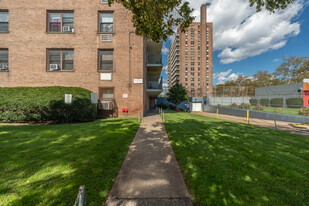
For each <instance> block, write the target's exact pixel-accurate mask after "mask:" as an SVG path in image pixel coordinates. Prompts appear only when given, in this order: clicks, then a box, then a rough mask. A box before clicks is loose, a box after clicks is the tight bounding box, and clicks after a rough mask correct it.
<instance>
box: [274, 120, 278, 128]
mask: <svg viewBox="0 0 309 206" xmlns="http://www.w3.org/2000/svg"><path fill="white" fill-rule="evenodd" d="M274 121H275V127H276V130H278V126H277V121H276V120H274Z"/></svg>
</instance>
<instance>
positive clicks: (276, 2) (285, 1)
mask: <svg viewBox="0 0 309 206" xmlns="http://www.w3.org/2000/svg"><path fill="white" fill-rule="evenodd" d="M294 1H295V0H249V2H250V6H251V7H252V6H254V5H256V11H257V12H259V11H261V10H262V8H263V7H265V8H266V9H267V10H268V11H270V12H275V11H276V10H281V9H285V8H286V7H287V6H288V5H289V4H291V3H293V2H294Z"/></svg>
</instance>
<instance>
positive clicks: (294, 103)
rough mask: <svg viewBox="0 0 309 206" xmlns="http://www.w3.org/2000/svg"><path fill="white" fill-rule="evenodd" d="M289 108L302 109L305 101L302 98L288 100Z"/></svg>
mask: <svg viewBox="0 0 309 206" xmlns="http://www.w3.org/2000/svg"><path fill="white" fill-rule="evenodd" d="M286 104H287V107H289V108H302V107H303V99H302V98H288V99H286Z"/></svg>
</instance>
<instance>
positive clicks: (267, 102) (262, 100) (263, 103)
mask: <svg viewBox="0 0 309 206" xmlns="http://www.w3.org/2000/svg"><path fill="white" fill-rule="evenodd" d="M260 104H261V105H263V106H265V107H268V106H269V99H261V100H260Z"/></svg>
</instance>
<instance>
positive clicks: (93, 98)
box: [91, 93, 98, 104]
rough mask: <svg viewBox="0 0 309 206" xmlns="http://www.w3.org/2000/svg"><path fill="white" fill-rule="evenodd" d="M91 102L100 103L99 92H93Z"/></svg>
mask: <svg viewBox="0 0 309 206" xmlns="http://www.w3.org/2000/svg"><path fill="white" fill-rule="evenodd" d="M91 103H92V104H97V103H98V93H91Z"/></svg>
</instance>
